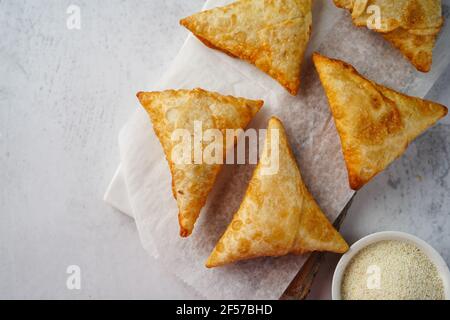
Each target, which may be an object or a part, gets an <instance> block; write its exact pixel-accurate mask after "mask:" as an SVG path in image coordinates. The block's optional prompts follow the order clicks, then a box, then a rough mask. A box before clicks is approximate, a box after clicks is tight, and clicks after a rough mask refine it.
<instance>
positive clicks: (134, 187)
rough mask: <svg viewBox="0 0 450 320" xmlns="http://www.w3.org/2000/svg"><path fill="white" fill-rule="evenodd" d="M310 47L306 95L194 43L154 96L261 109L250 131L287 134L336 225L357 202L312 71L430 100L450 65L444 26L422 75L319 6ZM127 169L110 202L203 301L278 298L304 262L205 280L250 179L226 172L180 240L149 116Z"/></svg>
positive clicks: (260, 264)
mask: <svg viewBox="0 0 450 320" xmlns="http://www.w3.org/2000/svg"><path fill="white" fill-rule="evenodd" d="M227 2H230V1H223V0H209V1H208V2H207V3H206V5H205V7H206V8H211V7H215V6H218V5H222V4H225V3H227ZM314 20H315V22H314V26H313V30H314V32H313V37H312V40H311V42H310V45H309V50H308V52H307V54H306V58H305V61H306V62H305V67H304V72H303V73H304V74H303V79H302V80H303V84H302V87H301V89H300V90H301V93H300V94H299V95H298V96H297V97H291V96H290V95H289V94H288V93H287V92H285V91H284V89H283V88H281V87H280V86H279V85H278V84H277V83H276V82H275V81H274V80H273V79H271V78H270V77H268V76H267V75H265V74H264V73H262V72H260V71H259V70H257V69H256V68H254V67H253V66H251V65H250V64H247V63H245V62H243V61H241V60H238V59H233V58H230V57H228V56H226V55H224V54H222V53H220V52H218V51H215V50H211V49H209V48H207V47H205V46H204V45H203V44H202V43H200V42H199V41H198V40H197V39H196V38H195V37H193V36H189V37H188V39H187V40H186V42H185V44H184V45H183V47H182V49H181V50H180V52H179V54H178V56H177V57H176V58H175V61H174V63H173V65H172V67H171V68H170V70H169V71H168V72H167V73H166V74H165V76H164V77H163V79H162V80H161V82H160V83H159V85H158V87H150V88H143V89H145V90H148V91H153V90H163V89H179V88H195V87H202V88H204V89H206V90H212V91H217V92H220V93H223V94H231V95H235V96H243V97H247V98H253V99H263V100H264V101H265V106H264V107H263V109H262V111H261V112H260V113H259V114H258V115H257V117H256V118H255V119H254V121H253V122H252V124H251V125H250V126H251V127H254V128H264V127H265V126H266V123H267V119H268V117H270V116H271V115H276V116H278V117H280V118H281V119H282V120H283V122H284V123H285V125H286V128H287V132H288V135H289V139H290V143H291V144H292V147H293V151H294V153H295V155H296V156H297V158H298V160H299V165H300V168H301V170H302V174H303V176H304V180H305V182H306V184H307V185H308V187H309V189H310V190H311V192H312V194H313V195H314V196H315V198H316V199H317V200H318V202H319V204H320V206H321V207H322V209H323V210H324V212H325V213H326V214H327V215H328V217H329V218H330V220H334V219H335V218H336V217H337V215H338V214H339V212H340V211H341V210H342V208H343V207H344V206H345V204H346V203H347V201H348V199H350V197H351V196H352V194H353V191H351V190H350V189H349V188H348V183H347V174H346V170H345V165H344V162H343V159H342V155H341V150H340V143H339V138H338V136H337V133H336V130H335V127H334V122H333V120H332V117H331V115H330V113H329V111H328V104H327V101H326V98H325V96H324V93H323V89H322V87H321V85H320V82H319V80H318V77H317V75H316V73H315V70H314V67H313V66H312V64H311V59H310V57H311V52H312V51H313V50H314V51H315V50H317V51H319V52H321V53H323V54H326V55H329V56H331V57H336V58H340V59H343V60H345V61H347V62H349V63H352V64H353V65H355V67H357V68H358V69H359V70H360V71H361V72H362V73H364V74H366V75H367V76H368V77H370V78H371V79H373V80H375V81H378V82H380V83H383V84H386V85H388V86H391V87H393V88H394V89H397V90H400V91H403V92H405V93H408V94H411V95H416V96H424V95H425V94H426V93H427V92H428V91H429V89H430V88H431V87H432V85H433V83H434V82H435V81H436V80H437V78H438V77H439V75H440V74H441V72H442V70H444V69H445V67H446V66H447V64H448V62H449V51H450V50H448V48H447V46H448V43H450V41H448V40H449V32H448V31H449V30H448V29H449V28H448V26H447V25H446V27H445V28H444V30H443V31H442V36H441V39H440V40H439V42H438V44H437V47H436V49H435V61H434V64H433V70H432V72H430V73H428V74H421V73H418V72H417V71H415V70H414V69H413V68H412V66H411V65H410V64H409V63H408V62H407V61H406V60H405V59H404V58H403V57H402V56H401V54H400V53H399V52H397V51H396V50H395V49H393V48H391V47H390V45H389V44H387V43H386V42H385V41H384V40H383V39H382V38H381V37H380V36H379V35H376V34H374V33H372V32H370V31H369V30H365V29H361V28H355V27H354V26H353V25H352V23H351V19H350V17H349V16H348V14H347V13H345V12H344V11H343V10H339V9H337V8H335V7H334V6H333V4H332V3H331V2H330V1H325V0H324V1H315V6H314ZM119 145H120V153H121V165H120V166H119V168H118V170H117V172H116V174H115V176H114V178H113V180H112V182H111V184H110V186H109V187H108V190H107V192H106V194H105V201H106V202H108V203H110V204H111V205H112V206H114V207H116V208H117V209H119V210H120V211H122V212H124V213H126V214H128V215H130V216H132V217H134V218H135V220H136V225H137V227H138V230H139V234H140V238H141V241H142V244H143V246H144V247H145V249H146V250H147V251H148V252H149V254H151V255H152V256H154V257H155V258H158V259H157V260H156V261H157V262H158V263H162V264H163V265H164V266H165V267H166V268H167V269H168V270H169V271H171V272H172V273H174V274H175V275H176V276H177V277H178V278H179V279H180V280H182V281H184V282H185V283H187V284H188V285H190V286H191V287H192V288H193V289H194V290H195V291H196V292H197V293H198V294H199V295H200V296H202V297H205V298H222V299H231V298H234V299H239V298H243V299H255V298H265V299H272V298H277V297H279V296H280V294H281V293H282V292H283V290H284V288H285V287H286V286H287V285H288V283H289V281H290V280H291V279H292V278H293V276H294V275H295V274H296V272H297V271H298V269H299V268H300V266H301V265H302V263H303V262H304V259H305V257H294V256H287V257H282V258H263V259H256V260H253V261H247V262H242V263H238V264H235V265H233V266H227V267H223V268H218V269H215V270H207V269H206V268H205V267H204V266H203V264H204V261H205V259H206V258H207V256H208V254H209V252H210V251H211V250H212V249H213V247H214V244H215V242H216V241H217V240H218V238H219V237H220V235H221V234H222V233H223V231H224V230H225V228H226V226H227V224H228V222H229V221H230V218H231V215H232V214H233V213H234V211H235V210H236V209H237V207H238V206H239V202H240V201H241V199H242V196H243V193H244V192H245V188H246V185H247V183H248V179H249V176H250V174H251V172H252V170H253V167H252V166H250V165H247V166H237V165H236V166H225V167H224V169H223V170H222V173H221V175H220V177H219V178H218V181H217V183H216V186H215V188H214V190H213V192H212V194H211V195H210V196H209V198H208V203H207V205H206V207H205V208H204V210H203V211H202V214H201V217H200V219H199V221H198V222H197V224H196V227H195V229H194V233H193V235H192V236H191V237H190V238H188V239H180V238H179V236H178V222H177V207H176V202H175V200H174V199H173V197H172V193H171V177H170V172H169V169H168V166H167V163H166V160H165V158H164V154H163V151H162V148H161V146H160V144H159V141H158V140H157V138H156V136H155V135H154V133H153V130H152V128H151V124H150V121H149V119H148V116H147V114H146V113H145V111H144V110H143V109H138V110H137V111H136V113H135V114H134V115H133V117H132V118H131V119H130V120H129V121H128V122H127V124H126V125H125V127H124V128H123V129H122V131H121V133H120V136H119Z"/></svg>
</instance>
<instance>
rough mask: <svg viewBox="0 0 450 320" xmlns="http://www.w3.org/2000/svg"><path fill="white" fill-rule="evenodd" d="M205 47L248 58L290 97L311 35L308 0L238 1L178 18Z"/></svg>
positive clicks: (247, 59)
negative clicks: (287, 92)
mask: <svg viewBox="0 0 450 320" xmlns="http://www.w3.org/2000/svg"><path fill="white" fill-rule="evenodd" d="M180 23H181V24H182V25H183V26H185V27H186V28H187V29H189V30H190V31H191V32H192V33H193V34H194V35H195V36H196V37H197V38H199V39H200V40H201V41H202V42H203V43H204V44H206V45H207V46H209V47H211V48H214V49H218V50H221V51H223V52H225V53H227V54H229V55H231V56H233V57H238V58H241V59H243V60H246V61H248V62H250V63H252V64H254V65H255V66H256V67H258V68H259V69H261V70H262V71H264V72H265V73H267V74H269V75H270V76H271V77H272V78H274V79H276V80H277V81H278V82H279V83H280V84H281V85H282V86H284V87H285V88H286V89H287V90H288V91H289V92H290V93H291V94H292V95H296V94H297V93H298V89H299V87H300V71H301V65H302V62H303V56H304V53H305V50H306V46H307V44H308V41H309V38H310V34H311V24H312V13H311V0H240V1H236V2H234V3H232V4H230V5H228V6H225V7H220V8H215V9H212V10H207V11H203V12H200V13H197V14H194V15H192V16H190V17H187V18H185V19H182V20H181V21H180Z"/></svg>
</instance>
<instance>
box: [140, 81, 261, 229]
mask: <svg viewBox="0 0 450 320" xmlns="http://www.w3.org/2000/svg"><path fill="white" fill-rule="evenodd" d="M137 96H138V98H139V100H140V102H141V104H142V106H143V107H144V108H145V109H146V110H147V112H148V114H149V115H150V119H151V121H152V123H153V129H154V131H155V133H156V135H157V136H158V139H159V140H160V142H161V145H162V147H163V149H164V153H165V155H166V158H167V161H168V163H169V167H170V171H171V174H172V192H173V196H174V197H175V199H176V201H177V205H178V209H179V214H178V220H179V223H180V235H181V236H182V237H187V236H189V235H190V234H191V233H192V230H193V228H194V224H195V222H196V220H197V218H198V216H199V214H200V210H201V209H202V207H203V206H204V205H205V202H206V199H207V197H208V194H209V192H210V191H211V189H212V187H213V185H214V182H215V180H216V177H217V174H218V173H219V170H220V168H221V167H222V163H223V159H224V157H225V155H226V150H225V148H226V145H227V144H226V141H218V140H217V139H211V140H212V142H211V143H209V142H205V141H204V140H206V139H207V138H206V132H207V130H209V131H210V132H212V131H211V130H210V129H213V130H214V129H216V130H220V133H221V134H222V137H223V139H224V140H225V139H226V132H225V130H226V129H243V128H245V127H246V126H247V125H248V124H249V122H250V121H251V120H252V118H253V117H254V116H255V114H256V113H257V112H258V111H259V109H260V108H261V107H262V105H263V103H264V102H263V101H260V100H247V99H243V98H235V97H232V96H222V95H220V94H218V93H215V92H208V91H205V90H202V89H194V90H177V91H176V90H167V91H163V92H140V93H138V94H137ZM178 129H182V130H178ZM183 132H187V135H188V137H187V138H189V139H186V140H185V141H184V142H183V143H182V142H180V140H181V137H180V136H181V134H182V133H183ZM203 134H205V137H204V138H203V139H204V140H203V142H200V144H197V145H198V146H199V148H198V147H197V148H196V147H195V142H193V141H192V140H194V139H195V135H197V136H199V135H203ZM191 137H193V139H192V140H191ZM184 143H187V144H188V145H183V144H184ZM212 143H218V144H219V145H217V147H218V148H219V149H222V150H223V151H222V156H220V159H219V161H208V160H206V159H205V158H204V157H205V154H203V152H204V151H205V150H206V148H208V147H209V148H210V147H211V146H213V147H215V146H214V145H213V144H212ZM233 143H234V142H233ZM213 149H214V148H213ZM183 150H187V151H188V152H184V151H183ZM199 151H200V152H199ZM186 153H188V155H186ZM211 153H214V152H211ZM195 154H197V155H198V154H199V155H200V156H197V158H195V157H196V156H195ZM210 160H214V159H210Z"/></svg>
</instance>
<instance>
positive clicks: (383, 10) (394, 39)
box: [334, 0, 444, 72]
mask: <svg viewBox="0 0 450 320" xmlns="http://www.w3.org/2000/svg"><path fill="white" fill-rule="evenodd" d="M334 3H335V4H336V6H338V7H340V8H345V9H348V10H349V11H350V12H351V13H352V19H353V23H354V24H355V25H357V26H360V27H361V26H366V27H370V29H373V30H374V31H377V32H379V33H381V35H382V36H383V37H384V38H385V39H386V40H388V41H389V42H391V43H392V44H393V45H394V46H395V47H396V48H397V49H399V50H400V51H401V52H402V53H403V55H404V56H405V57H406V58H407V59H408V60H409V61H411V63H412V64H413V65H414V66H415V67H416V68H417V70H419V71H422V72H428V71H430V69H431V64H432V60H433V48H434V45H435V42H436V37H437V35H438V33H439V31H440V30H441V28H442V25H443V22H444V19H443V17H442V8H441V1H440V0H334ZM377 10H379V20H378V21H377V20H376V14H377V13H376V11H377ZM376 22H379V23H376Z"/></svg>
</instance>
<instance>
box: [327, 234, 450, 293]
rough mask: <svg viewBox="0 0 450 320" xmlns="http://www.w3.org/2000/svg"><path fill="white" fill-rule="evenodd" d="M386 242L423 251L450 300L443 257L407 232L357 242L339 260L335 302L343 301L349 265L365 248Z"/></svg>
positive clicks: (333, 289)
mask: <svg viewBox="0 0 450 320" xmlns="http://www.w3.org/2000/svg"><path fill="white" fill-rule="evenodd" d="M385 240H399V241H407V242H410V243H412V244H415V245H416V246H417V247H419V248H420V249H422V252H423V253H424V254H425V255H426V256H427V257H428V258H429V259H430V260H431V261H432V262H433V263H434V264H435V265H436V268H437V271H438V273H439V275H440V276H441V278H442V282H443V285H444V295H445V299H446V300H450V271H449V269H448V266H447V264H446V263H445V261H444V259H443V258H442V256H441V255H440V254H439V253H438V252H437V251H436V250H435V249H434V248H433V247H432V246H430V245H429V244H428V243H426V242H425V241H424V240H422V239H420V238H418V237H416V236H414V235H412V234H409V233H405V232H400V231H382V232H376V233H372V234H369V235H367V236H365V237H363V238H361V239H360V240H358V241H356V242H355V243H354V244H353V245H352V246H351V247H350V249H349V251H347V253H345V254H344V255H343V256H342V257H341V259H340V260H339V262H338V264H337V266H336V269H335V270H334V274H333V280H332V287H331V295H332V299H333V300H341V299H342V298H341V283H342V278H343V275H344V272H345V269H346V268H347V265H348V263H349V262H350V261H351V260H352V258H353V257H354V256H355V255H356V254H357V253H358V252H359V251H360V250H362V249H363V248H365V247H367V246H369V245H371V244H374V243H376V242H380V241H385Z"/></svg>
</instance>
